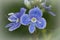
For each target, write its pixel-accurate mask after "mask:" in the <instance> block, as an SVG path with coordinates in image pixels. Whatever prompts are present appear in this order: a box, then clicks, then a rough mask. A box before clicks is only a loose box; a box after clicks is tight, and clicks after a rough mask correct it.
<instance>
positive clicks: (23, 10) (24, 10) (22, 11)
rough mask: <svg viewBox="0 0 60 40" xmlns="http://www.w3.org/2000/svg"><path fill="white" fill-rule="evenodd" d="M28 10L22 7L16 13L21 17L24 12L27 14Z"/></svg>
mask: <svg viewBox="0 0 60 40" xmlns="http://www.w3.org/2000/svg"><path fill="white" fill-rule="evenodd" d="M25 12H26V9H25V8H21V9H20V12H17V13H16V14H15V15H16V16H17V17H18V18H20V17H21V16H22V15H23V14H25Z"/></svg>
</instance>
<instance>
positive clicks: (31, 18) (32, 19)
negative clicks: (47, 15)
mask: <svg viewBox="0 0 60 40" xmlns="http://www.w3.org/2000/svg"><path fill="white" fill-rule="evenodd" d="M42 15H43V14H42V11H41V10H40V9H39V8H38V7H35V8H32V9H31V10H30V11H29V15H28V14H24V15H23V16H22V17H21V19H20V21H21V24H23V25H30V26H29V32H30V33H33V32H34V31H35V30H36V27H37V28H38V29H44V28H45V27H46V20H45V19H44V18H43V17H42Z"/></svg>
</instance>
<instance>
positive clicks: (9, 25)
mask: <svg viewBox="0 0 60 40" xmlns="http://www.w3.org/2000/svg"><path fill="white" fill-rule="evenodd" d="M13 25H14V23H9V24H7V25H6V26H5V27H6V28H7V27H11V26H13Z"/></svg>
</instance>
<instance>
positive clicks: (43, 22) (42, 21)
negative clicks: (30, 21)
mask: <svg viewBox="0 0 60 40" xmlns="http://www.w3.org/2000/svg"><path fill="white" fill-rule="evenodd" d="M36 27H37V28H39V29H44V28H45V27H46V20H45V19H44V18H41V19H40V20H39V21H37V22H36Z"/></svg>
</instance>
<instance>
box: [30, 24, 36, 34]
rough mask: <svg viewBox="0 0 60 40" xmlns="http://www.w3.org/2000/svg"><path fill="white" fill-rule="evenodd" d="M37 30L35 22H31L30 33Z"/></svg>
mask: <svg viewBox="0 0 60 40" xmlns="http://www.w3.org/2000/svg"><path fill="white" fill-rule="evenodd" d="M35 30H36V28H35V25H34V24H30V26H29V32H30V33H34V31H35Z"/></svg>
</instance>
